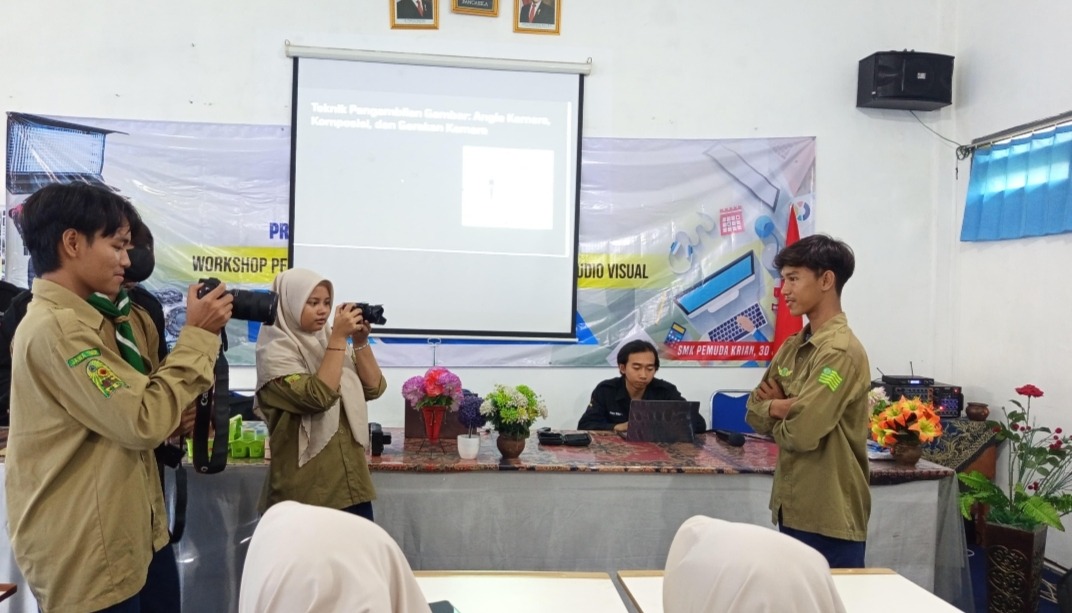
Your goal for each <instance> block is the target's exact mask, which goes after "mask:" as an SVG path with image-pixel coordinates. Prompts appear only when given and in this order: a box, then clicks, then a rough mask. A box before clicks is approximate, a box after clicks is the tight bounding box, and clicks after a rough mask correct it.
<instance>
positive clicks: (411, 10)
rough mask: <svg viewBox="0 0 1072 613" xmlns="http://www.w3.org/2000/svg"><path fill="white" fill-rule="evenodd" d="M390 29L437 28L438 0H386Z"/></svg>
mask: <svg viewBox="0 0 1072 613" xmlns="http://www.w3.org/2000/svg"><path fill="white" fill-rule="evenodd" d="M387 1H388V2H390V3H391V29H395V30H398V29H407V28H408V29H424V30H438V29H439V0H387Z"/></svg>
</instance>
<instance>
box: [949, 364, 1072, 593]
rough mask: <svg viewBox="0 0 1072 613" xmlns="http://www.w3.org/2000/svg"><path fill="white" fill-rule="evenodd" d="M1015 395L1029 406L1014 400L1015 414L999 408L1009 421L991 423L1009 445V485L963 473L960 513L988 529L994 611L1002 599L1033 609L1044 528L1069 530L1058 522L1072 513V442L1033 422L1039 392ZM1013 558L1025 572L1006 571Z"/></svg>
mask: <svg viewBox="0 0 1072 613" xmlns="http://www.w3.org/2000/svg"><path fill="white" fill-rule="evenodd" d="M1016 393H1017V394H1019V395H1021V396H1023V397H1025V398H1027V401H1026V402H1025V403H1021V402H1020V401H1019V400H1016V399H1012V400H1010V402H1012V404H1013V405H1015V406H1016V409H1015V410H1012V411H1006V410H1005V408H1004V407H1002V409H1001V412H1002V414H1003V415H1004V417H1005V421H1004V423H1002V422H998V421H989V422H987V423H988V424H990V426H991V428H993V429H994V432H995V433H996V438H997V440H999V441H1004V442H1005V443H1007V444H1008V452H1009V463H1008V466H1007V467H1006V471H1007V472H1006V476H1007V484H1006V486H1005V487H1004V488H1002V487H999V486H998V485H997V484H996V483H994V482H993V481H992V480H990V479H989V478H987V477H986V476H985V475H983V474H982V473H981V472H979V471H977V470H975V471H971V472H969V473H961V474H960V475H958V477H959V478H960V482H961V483H962V484H963V486H964V487H963V488H962V490H963V491H962V493H961V495H960V511H961V513H962V514H963V515H964V517H965V518H969V519H970V518H972V516H973V514H975V516H976V522H977V523H979V524H981V525H985V529H984V533H985V543H986V550H987V559H988V561H989V562H990V564H989V566H988V572H989V573H991V577H989V578H988V581H987V583H988V584H989V586H990V590H989V599H990V602H991V605H992V607H991V608H992V610H993V604H994V602H995V599H997V600H998V601H1000V602H1002V603H1005V604H1008V603H1010V602H1011V603H1016V605H1015V606H1016V608H1015V609H1008V608H1004V607H1003V608H1002V610H1024V611H1035V610H1036V609H1037V607H1038V595H1039V581H1040V579H1041V575H1042V563H1043V556H1044V554H1045V549H1046V530H1047V528H1049V527H1052V528H1056V529H1058V530H1064V524H1063V523H1062V521H1061V518H1062V517H1063V516H1065V515H1067V514H1068V513H1070V512H1072V493H1069V489H1070V485H1072V449H1070V447H1072V439H1070V437H1069V436H1067V435H1065V434H1064V433H1063V432H1062V430H1061V429H1060V428H1057V429H1054V430H1050V429H1049V428H1047V427H1044V426H1038V425H1036V423H1035V419H1034V417H1032V416H1031V399H1032V398H1041V397H1042V396H1043V392H1042V390H1040V389H1039V388H1037V387H1035V386H1034V385H1024V386H1021V387H1018V388H1016ZM980 509H982V510H981V511H980ZM1011 559H1024V560H1025V561H1026V565H1025V568H1019V569H1013V570H1012V572H1009V570H1010V568H1009V564H1008V560H1011ZM994 573H1000V576H996V575H994Z"/></svg>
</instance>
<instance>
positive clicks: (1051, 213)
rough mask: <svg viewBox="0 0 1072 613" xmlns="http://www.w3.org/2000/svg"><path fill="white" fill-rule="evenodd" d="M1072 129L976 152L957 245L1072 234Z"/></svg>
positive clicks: (1065, 128)
mask: <svg viewBox="0 0 1072 613" xmlns="http://www.w3.org/2000/svg"><path fill="white" fill-rule="evenodd" d="M1070 167H1072V125H1066V126H1061V127H1058V128H1056V129H1054V130H1050V131H1047V132H1043V133H1040V134H1034V135H1031V136H1025V137H1022V138H1017V139H1014V140H1012V141H1009V142H1007V143H1004V144H1000V145H994V146H992V147H987V148H984V149H978V150H976V151H975V153H974V155H973V156H972V167H971V180H970V181H969V183H968V199H967V202H966V204H965V206H964V225H963V226H961V228H960V240H962V241H997V240H1005V239H1010V238H1022V237H1025V236H1042V235H1045V234H1059V233H1062V232H1072V190H1070V189H1069V182H1070V181H1072V178H1070V176H1069V174H1070V173H1069V170H1070Z"/></svg>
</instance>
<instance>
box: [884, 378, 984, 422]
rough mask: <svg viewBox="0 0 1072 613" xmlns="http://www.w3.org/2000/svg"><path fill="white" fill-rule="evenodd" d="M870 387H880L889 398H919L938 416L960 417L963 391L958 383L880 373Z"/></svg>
mask: <svg viewBox="0 0 1072 613" xmlns="http://www.w3.org/2000/svg"><path fill="white" fill-rule="evenodd" d="M871 387H882V388H885V390H886V396H887V397H888V398H889V399H890V400H898V399H899V398H900V397H901V396H904V397H905V398H916V397H918V398H920V399H921V400H924V401H926V402H930V403H932V404H933V405H934V410H935V412H936V413H938V417H941V418H951V417H960V412H961V411H962V410H963V409H964V393H963V392H962V391H961V388H960V386H959V385H950V384H948V383H939V382H937V381H935V380H934V379H932V378H930V377H919V376H916V375H882V378H881V379H875V380H874V381H872V382H871Z"/></svg>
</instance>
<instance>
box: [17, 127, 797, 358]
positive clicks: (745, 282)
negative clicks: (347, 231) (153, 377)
mask: <svg viewBox="0 0 1072 613" xmlns="http://www.w3.org/2000/svg"><path fill="white" fill-rule="evenodd" d="M289 132H290V131H289V128H288V127H284V126H243V125H228V124H193V123H173V122H149V121H121V120H104V119H84V118H69V117H41V116H35V115H25V114H19V113H9V115H8V152H9V154H8V160H7V162H8V168H7V181H6V186H7V203H6V210H5V213H6V217H5V223H4V224H3V235H2V237H0V239H2V240H3V241H4V248H3V250H2V251H3V254H4V257H5V261H4V271H5V278H6V279H7V280H8V281H10V282H12V283H15V284H16V285H20V286H28V284H29V282H30V281H31V280H32V278H33V270H32V266H31V264H30V262H29V257H28V255H27V254H26V252H25V250H24V248H23V244H22V238H21V236H20V234H19V226H18V214H19V211H20V206H21V204H22V203H23V201H24V200H25V199H26V196H28V195H29V194H30V193H32V192H33V191H35V190H36V189H37V188H39V187H41V186H42V185H45V184H47V183H49V182H54V181H74V180H81V181H87V182H91V183H95V184H100V185H105V186H107V187H109V188H110V189H114V190H116V191H117V192H118V193H120V194H122V195H124V196H127V197H129V198H130V199H131V201H132V202H133V203H134V205H135V206H136V207H137V208H138V210H139V212H140V213H141V215H142V216H143V218H144V219H145V221H146V222H147V223H148V225H149V227H150V229H151V230H152V231H153V234H154V237H155V242H156V257H157V266H156V270H155V272H154V273H153V276H152V277H151V278H150V279H149V280H148V281H147V282H146V286H147V287H148V288H149V289H150V290H151V291H153V292H154V293H155V294H156V295H157V296H158V297H160V299H161V302H162V303H163V304H164V308H165V314H166V317H167V338H168V341H169V342H171V343H173V342H174V340H175V338H176V335H177V334H178V331H179V329H180V328H181V327H182V325H183V323H184V322H185V306H184V302H185V298H186V288H187V286H188V285H189V284H190V283H194V282H196V281H197V280H198V279H199V278H205V277H216V278H219V279H221V280H222V281H224V282H225V283H227V285H228V287H230V288H237V289H244V290H260V289H264V288H266V287H267V286H268V285H269V284H270V283H271V280H272V279H273V278H274V277H275V275H276V274H278V273H279V272H281V271H282V270H285V269H286V268H288V267H289V265H290V263H289V262H288V261H287V241H288V239H289V227H288V219H289V210H288V199H289V175H290V159H289V156H290V134H289ZM581 158H582V161H581V164H582V166H581V181H582V185H581V200H580V207H581V210H580V217H579V219H580V249H579V256H578V260H579V261H578V268H577V276H578V289H577V326H578V339H577V341H575V342H563V343H547V342H542V341H541V342H502V341H459V340H443V341H440V340H439V339H374V342H376V355H377V357H378V359H379V361H380V363H381V364H382V365H384V366H418V367H423V366H429V365H431V364H433V363H440V364H449V365H452V366H458V367H461V366H495V367H502V366H523V367H534V366H603V365H605V364H608V363H610V364H612V365H613V364H615V363H616V355H617V349H618V347H619V346H620V345H621V344H623V343H625V342H627V341H629V340H633V339H635V338H644V339H647V340H650V341H651V342H652V343H654V344H655V345H656V346H657V347H658V348H659V350H660V353H661V355H662V364H663V366H690V365H722V366H740V365H742V364H749V363H754V362H757V361H764V360H768V359H770V357H771V356H770V354H771V350H770V339H771V338H773V332H774V321H775V316H776V315H775V309H774V305H775V303H776V300H775V297H774V291H775V287H776V284H777V279H778V273H777V271H776V270H775V269H774V265H773V258H774V255H775V254H776V253H777V252H778V250H779V249H781V247H782V245H783V244H784V240H785V233H786V226H787V222H788V219H789V215H790V207H793V210H794V211H795V214H796V216H797V220H798V223H799V225H800V233H801V235H802V236H805V235H808V234H811V233H813V228H814V215H815V201H814V181H815V179H814V177H815V139H814V138H772V139H737V140H653V139H604V138H590V139H585V140H584V142H583V145H582V156H581ZM296 265H301V263H300V262H298V263H296ZM384 306H385V308H386V310H387V314H388V317H389V316H390V308H391V305H384ZM258 329H259V327H258V324H256V323H255V322H245V321H234V322H232V323H231V324H230V325H229V326H228V328H227V332H228V340H229V341H230V345H231V350H230V351H229V352H228V359H229V360H230V362H231V363H232V364H236V365H243V364H244V365H248V364H252V363H253V342H254V341H255V339H256V334H257V331H258Z"/></svg>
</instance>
